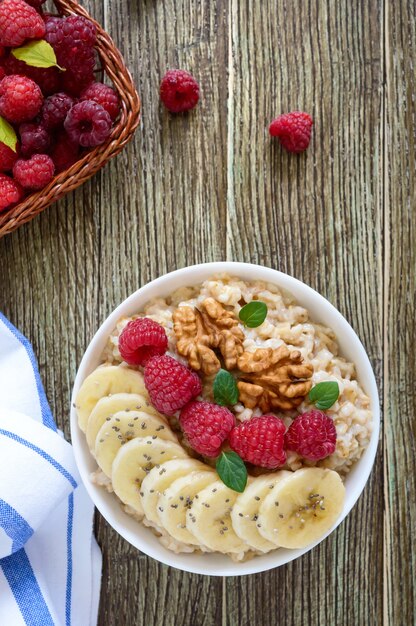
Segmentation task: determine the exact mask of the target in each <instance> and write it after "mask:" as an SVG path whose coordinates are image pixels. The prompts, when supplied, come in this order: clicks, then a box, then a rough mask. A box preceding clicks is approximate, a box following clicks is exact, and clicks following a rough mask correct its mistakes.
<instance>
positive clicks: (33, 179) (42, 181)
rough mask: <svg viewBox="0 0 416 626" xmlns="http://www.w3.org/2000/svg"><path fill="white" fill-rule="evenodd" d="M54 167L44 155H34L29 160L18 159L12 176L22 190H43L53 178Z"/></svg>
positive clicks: (50, 160)
mask: <svg viewBox="0 0 416 626" xmlns="http://www.w3.org/2000/svg"><path fill="white" fill-rule="evenodd" d="M54 172H55V166H54V164H53V161H52V159H51V158H50V157H49V156H47V155H46V154H35V155H34V156H32V157H31V158H30V159H27V160H25V159H19V160H18V161H16V163H15V165H14V168H13V176H14V178H15V179H16V181H17V182H18V183H19V184H20V185H22V187H23V188H24V189H33V190H38V189H43V188H44V187H46V185H47V184H48V183H50V181H51V180H52V178H53V175H54Z"/></svg>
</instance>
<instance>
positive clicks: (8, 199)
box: [0, 174, 23, 213]
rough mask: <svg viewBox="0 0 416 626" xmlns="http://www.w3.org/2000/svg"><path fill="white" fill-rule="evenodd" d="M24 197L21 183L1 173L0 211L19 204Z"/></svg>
mask: <svg viewBox="0 0 416 626" xmlns="http://www.w3.org/2000/svg"><path fill="white" fill-rule="evenodd" d="M22 198H23V190H22V188H21V187H20V186H19V184H18V183H17V182H16V181H15V180H13V178H10V176H6V174H0V213H1V212H2V211H5V210H6V209H8V208H10V207H12V206H13V205H15V204H17V203H18V202H19V201H20V200H21V199H22Z"/></svg>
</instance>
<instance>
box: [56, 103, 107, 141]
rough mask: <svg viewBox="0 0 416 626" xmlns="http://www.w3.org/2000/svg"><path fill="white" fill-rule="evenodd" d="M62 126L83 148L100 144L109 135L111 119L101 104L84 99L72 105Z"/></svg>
mask: <svg viewBox="0 0 416 626" xmlns="http://www.w3.org/2000/svg"><path fill="white" fill-rule="evenodd" d="M64 126H65V130H66V132H67V133H68V135H69V137H70V138H71V139H72V140H73V141H76V142H77V143H79V145H80V146H82V147H83V148H92V147H94V146H99V145H101V144H102V143H104V141H105V140H106V139H107V138H108V137H109V135H110V133H111V128H112V121H111V117H110V116H109V114H108V113H107V111H105V110H104V109H103V107H102V106H100V105H99V104H97V103H96V102H92V101H91V100H85V102H78V104H75V105H74V106H73V107H72V109H71V110H70V111H69V113H68V115H67V116H66V120H65V124H64Z"/></svg>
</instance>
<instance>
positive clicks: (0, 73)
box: [0, 65, 6, 80]
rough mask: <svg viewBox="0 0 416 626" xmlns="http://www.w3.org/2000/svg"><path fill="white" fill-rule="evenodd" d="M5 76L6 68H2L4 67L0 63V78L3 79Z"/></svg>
mask: <svg viewBox="0 0 416 626" xmlns="http://www.w3.org/2000/svg"><path fill="white" fill-rule="evenodd" d="M5 76H6V70H5V69H4V67H2V66H1V65H0V80H3V78H4V77H5Z"/></svg>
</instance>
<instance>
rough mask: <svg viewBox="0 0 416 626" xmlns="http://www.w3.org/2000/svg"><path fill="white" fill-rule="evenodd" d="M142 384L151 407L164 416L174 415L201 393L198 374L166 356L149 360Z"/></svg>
mask: <svg viewBox="0 0 416 626" xmlns="http://www.w3.org/2000/svg"><path fill="white" fill-rule="evenodd" d="M144 384H145V386H146V389H147V391H148V393H149V396H150V401H151V403H152V404H153V406H154V407H155V408H156V409H157V410H158V411H160V412H161V413H165V415H174V413H176V411H178V410H179V409H181V408H182V407H184V406H185V404H187V403H188V402H189V401H190V400H192V399H193V398H195V397H196V396H198V395H199V394H200V393H201V391H202V385H201V380H200V378H199V376H198V374H196V373H195V372H192V371H191V370H190V369H189V368H188V367H186V366H185V365H182V363H179V361H177V360H176V359H174V358H172V357H171V356H168V355H167V354H165V355H163V356H154V357H152V358H151V359H149V361H148V362H147V363H146V366H145V368H144Z"/></svg>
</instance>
